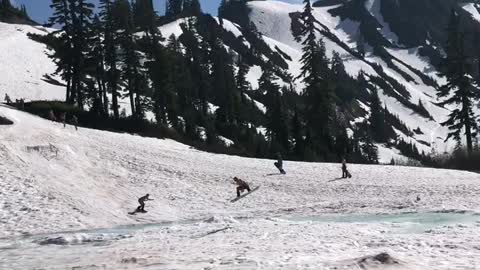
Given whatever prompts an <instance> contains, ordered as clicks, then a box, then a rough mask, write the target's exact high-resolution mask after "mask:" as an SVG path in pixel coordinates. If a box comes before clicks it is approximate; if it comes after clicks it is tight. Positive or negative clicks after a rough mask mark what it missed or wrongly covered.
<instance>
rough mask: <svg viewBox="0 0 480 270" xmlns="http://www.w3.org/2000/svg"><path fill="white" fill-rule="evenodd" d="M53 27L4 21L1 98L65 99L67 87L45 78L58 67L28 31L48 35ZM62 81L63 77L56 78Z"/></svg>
mask: <svg viewBox="0 0 480 270" xmlns="http://www.w3.org/2000/svg"><path fill="white" fill-rule="evenodd" d="M49 31H50V30H49V29H46V28H43V27H39V26H35V27H34V26H29V25H17V24H6V23H0V74H1V79H0V98H1V100H2V101H3V99H4V97H5V94H8V95H9V96H10V98H11V99H12V100H13V101H15V99H21V98H23V99H25V100H27V101H28V100H63V99H65V87H64V86H59V85H54V84H51V83H48V82H46V81H44V80H43V78H44V75H50V74H52V73H53V72H54V71H55V70H56V65H55V63H54V62H53V61H52V60H51V59H50V58H49V57H48V55H47V53H48V49H47V46H45V45H44V44H42V43H38V42H36V41H33V40H31V39H30V38H29V37H28V36H27V34H28V33H34V34H39V35H46V34H48V32H49ZM55 79H56V80H58V81H60V83H62V82H61V79H59V78H55Z"/></svg>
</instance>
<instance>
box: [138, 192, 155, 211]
mask: <svg viewBox="0 0 480 270" xmlns="http://www.w3.org/2000/svg"><path fill="white" fill-rule="evenodd" d="M149 196H150V194H147V195H145V196H143V197H140V198H139V199H138V203H139V204H140V205H139V206H138V207H137V211H145V201H153V199H150V198H149Z"/></svg>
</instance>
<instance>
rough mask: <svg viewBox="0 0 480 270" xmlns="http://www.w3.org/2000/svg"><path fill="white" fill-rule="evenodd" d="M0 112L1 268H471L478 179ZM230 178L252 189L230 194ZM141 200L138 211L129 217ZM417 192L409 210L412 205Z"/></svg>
mask: <svg viewBox="0 0 480 270" xmlns="http://www.w3.org/2000/svg"><path fill="white" fill-rule="evenodd" d="M0 115H1V116H3V117H6V118H8V119H10V120H12V121H13V122H14V125H10V126H0V179H1V181H0V207H1V211H0V250H1V252H0V269H67V268H68V269H279V268H282V269H357V268H358V269H478V268H479V267H480V245H479V244H478V243H480V234H479V233H478V232H479V230H480V223H479V222H480V216H479V215H478V214H477V213H480V204H479V199H478V194H479V192H480V185H479V184H478V183H479V181H480V177H479V175H478V174H475V173H469V172H461V171H450V170H434V169H428V168H409V167H388V166H374V165H371V166H367V165H349V170H350V171H351V173H352V174H353V178H351V179H341V178H339V176H340V175H341V171H340V164H321V163H301V162H289V161H285V162H284V168H285V170H286V171H287V175H279V174H278V170H277V169H276V168H275V167H274V166H273V161H272V160H261V159H249V158H242V157H236V156H226V155H218V154H211V153H206V152H201V151H198V150H196V149H193V148H191V147H189V146H186V145H183V144H180V143H177V142H174V141H171V140H159V139H153V138H143V137H139V136H133V135H128V134H119V133H110V132H104V131H97V130H89V129H84V128H79V130H78V131H75V129H74V128H73V127H71V126H67V128H63V126H62V125H61V124H59V123H54V122H50V121H47V120H44V119H41V118H38V117H35V116H32V115H29V114H26V113H23V112H19V111H17V110H14V109H11V108H9V107H5V106H0ZM233 176H238V177H240V178H242V179H244V180H246V181H247V182H248V183H250V185H251V186H252V187H256V186H260V189H259V190H258V191H256V192H255V193H252V194H251V195H249V196H247V197H245V198H243V199H241V200H239V201H238V202H236V203H230V200H231V199H232V198H234V197H235V186H234V184H233V183H232V181H231V178H232V177H233ZM146 193H150V196H151V198H153V199H154V201H148V202H147V204H146V208H145V209H146V210H147V211H148V213H146V214H137V215H128V214H127V213H128V212H130V211H132V210H134V209H135V208H136V207H137V198H139V197H140V196H143V195H144V194H146ZM417 196H419V198H420V201H417V200H416V198H417Z"/></svg>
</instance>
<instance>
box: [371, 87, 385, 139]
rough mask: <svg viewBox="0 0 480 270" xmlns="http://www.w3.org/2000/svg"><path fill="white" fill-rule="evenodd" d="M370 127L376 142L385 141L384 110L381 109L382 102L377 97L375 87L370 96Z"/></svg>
mask: <svg viewBox="0 0 480 270" xmlns="http://www.w3.org/2000/svg"><path fill="white" fill-rule="evenodd" d="M370 111H371V114H370V119H369V120H370V127H371V129H372V134H373V138H374V139H375V141H377V142H386V141H387V136H386V134H385V112H384V111H383V107H382V103H381V101H380V98H379V97H378V90H377V88H373V89H372V94H371V98H370Z"/></svg>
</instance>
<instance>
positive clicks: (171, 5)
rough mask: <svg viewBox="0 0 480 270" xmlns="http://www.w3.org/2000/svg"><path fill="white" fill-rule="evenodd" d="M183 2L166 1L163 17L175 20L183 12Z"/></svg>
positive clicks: (175, 0)
mask: <svg viewBox="0 0 480 270" xmlns="http://www.w3.org/2000/svg"><path fill="white" fill-rule="evenodd" d="M183 1H184V0H166V10H165V16H167V17H168V18H175V17H176V16H178V15H180V14H181V13H182V11H183Z"/></svg>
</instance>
